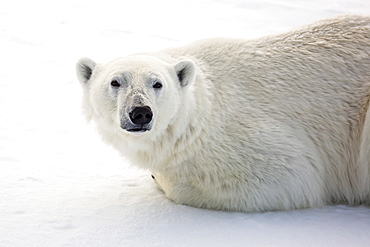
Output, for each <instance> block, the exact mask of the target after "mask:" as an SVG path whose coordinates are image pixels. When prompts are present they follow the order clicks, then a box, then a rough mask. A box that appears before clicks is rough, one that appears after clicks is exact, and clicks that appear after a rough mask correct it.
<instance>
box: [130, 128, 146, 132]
mask: <svg viewBox="0 0 370 247" xmlns="http://www.w3.org/2000/svg"><path fill="white" fill-rule="evenodd" d="M126 130H127V131H128V132H145V131H149V130H150V129H148V128H133V129H126Z"/></svg>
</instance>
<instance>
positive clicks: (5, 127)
mask: <svg viewBox="0 0 370 247" xmlns="http://www.w3.org/2000/svg"><path fill="white" fill-rule="evenodd" d="M345 13H358V14H370V2H369V1H368V0H337V1H334V0H333V1H330V0H326V1H319V0H310V1H306V0H298V1H289V0H274V1H273V0H248V1H243V0H194V1H193V0H179V1H170V0H158V1H150V0H135V1H112V0H106V1H87V0H73V1H72V0H64V1H41V0H33V1H19V0H18V1H17V0H15V1H2V2H1V3H0V23H1V25H0V47H1V50H0V65H1V70H0V246H4V247H5V246H6V247H7V246H11V247H14V246H22V247H23V246H370V208H368V207H365V206H358V207H349V206H345V205H337V206H326V207H324V208H314V209H305V210H296V211H287V212H267V213H254V214H245V213H230V212H218V211H210V210H203V209H197V208H191V207H187V206H183V205H176V204H174V203H172V202H171V201H169V200H167V199H166V198H165V196H164V195H163V193H161V192H160V191H159V190H158V189H157V188H156V187H155V185H154V184H153V182H152V179H151V177H150V173H149V172H148V171H142V170H137V169H135V168H134V167H131V166H130V165H129V164H128V163H127V162H126V161H125V160H124V159H123V158H122V157H120V155H119V154H118V153H117V152H116V151H115V150H113V149H112V148H110V147H109V146H107V145H105V144H104V143H102V142H101V140H100V138H99V137H98V136H97V134H96V132H95V130H94V126H93V124H87V123H86V122H85V120H84V118H83V116H82V115H81V109H80V103H81V95H82V92H81V88H80V86H79V85H78V83H77V79H76V76H75V71H74V66H75V62H76V61H77V59H79V58H80V57H83V56H88V57H91V58H93V59H94V60H96V61H98V62H107V61H109V60H111V59H114V58H116V57H119V56H124V55H126V54H130V53H135V52H142V51H154V50H159V49H162V48H167V47H171V46H178V45H182V44H185V43H188V42H191V41H193V40H197V39H201V38H207V37H217V36H218V37H239V38H257V37H260V36H263V35H267V34H273V33H279V32H283V31H286V30H288V29H290V28H294V27H296V26H299V25H302V24H307V23H310V22H312V21H315V20H318V19H322V18H325V17H330V16H333V15H337V14H345Z"/></svg>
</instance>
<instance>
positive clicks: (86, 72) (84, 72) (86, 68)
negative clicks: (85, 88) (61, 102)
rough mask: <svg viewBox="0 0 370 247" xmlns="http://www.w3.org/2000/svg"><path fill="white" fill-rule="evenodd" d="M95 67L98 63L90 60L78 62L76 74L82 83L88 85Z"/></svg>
mask: <svg viewBox="0 0 370 247" xmlns="http://www.w3.org/2000/svg"><path fill="white" fill-rule="evenodd" d="M95 66H96V63H95V62H94V61H93V60H91V59H90V58H81V59H80V60H78V62H77V64H76V73H77V78H78V79H79V81H80V82H81V83H87V82H88V81H89V80H90V78H91V75H92V73H93V70H94V68H95Z"/></svg>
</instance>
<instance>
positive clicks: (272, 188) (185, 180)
mask: <svg viewBox="0 0 370 247" xmlns="http://www.w3.org/2000/svg"><path fill="white" fill-rule="evenodd" d="M77 68H78V69H77V71H78V77H79V79H80V81H81V84H82V86H83V88H84V95H85V96H84V103H83V105H84V108H85V112H86V114H87V116H88V118H92V119H93V120H94V121H96V122H97V126H98V129H99V133H100V134H101V135H102V137H103V138H104V140H105V141H106V142H107V143H109V144H112V145H113V146H114V147H115V148H117V149H118V150H119V151H120V152H121V153H122V154H123V155H124V156H125V157H128V158H129V159H130V160H131V162H132V163H133V164H135V165H137V166H139V167H141V168H145V169H149V170H150V171H151V172H152V173H153V175H154V176H155V181H156V182H157V184H158V185H159V186H160V187H161V188H162V189H163V191H164V192H165V193H166V195H167V197H168V198H170V199H171V200H173V201H175V202H177V203H182V204H186V205H190V206H195V207H203V208H210V209H218V210H230V211H244V212H251V211H267V210H287V209H297V208H305V207H317V206H322V205H324V204H327V203H338V202H340V203H342V202H343V203H349V204H359V203H369V201H370V195H369V193H370V175H369V173H370V172H369V166H370V108H369V100H370V18H368V17H359V16H342V17H336V18H332V19H328V20H324V21H320V22H317V23H314V24H312V25H309V26H305V27H303V28H299V29H296V30H294V31H292V32H288V33H285V34H281V35H277V36H269V37H264V38H261V39H257V40H249V41H248V40H237V39H210V40H203V41H199V42H196V43H193V44H190V45H188V46H185V47H180V48H173V49H168V50H165V51H162V52H158V53H153V54H146V55H132V56H128V57H125V58H120V59H117V60H114V61H112V62H110V63H107V64H105V65H101V64H99V65H96V64H95V63H94V62H92V60H89V59H82V60H80V62H79V63H78V65H77ZM86 68H87V70H86ZM89 69H91V71H92V73H91V74H90V73H88V72H89ZM113 78H118V79H117V80H120V82H121V86H120V88H119V89H117V88H112V86H111V85H110V82H111V80H112V79H113ZM158 80H159V81H160V82H161V83H162V84H163V87H162V88H161V89H154V88H153V87H152V84H153V83H154V82H153V81H158ZM133 97H138V98H140V99H141V100H140V103H139V104H141V105H146V106H149V107H150V108H151V109H152V111H153V120H152V122H151V123H150V127H151V129H150V130H149V131H146V132H140V133H129V132H127V131H125V130H124V129H122V128H121V126H120V121H123V120H125V121H128V120H127V119H128V118H129V117H128V111H129V110H128V109H130V107H132V106H133V105H135V103H133V102H134V100H133Z"/></svg>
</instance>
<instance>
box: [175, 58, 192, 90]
mask: <svg viewBox="0 0 370 247" xmlns="http://www.w3.org/2000/svg"><path fill="white" fill-rule="evenodd" d="M175 71H176V74H177V78H178V79H179V82H180V85H181V86H182V87H185V86H187V85H190V84H191V83H193V82H194V80H195V75H196V68H195V64H194V62H193V61H191V60H189V59H185V60H182V61H180V62H178V63H177V64H175Z"/></svg>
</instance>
